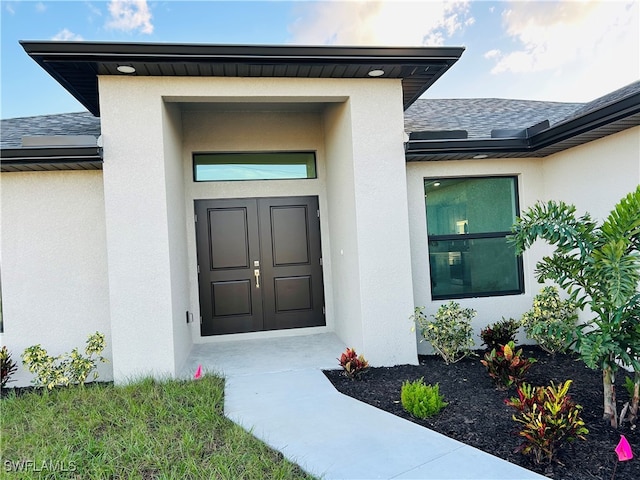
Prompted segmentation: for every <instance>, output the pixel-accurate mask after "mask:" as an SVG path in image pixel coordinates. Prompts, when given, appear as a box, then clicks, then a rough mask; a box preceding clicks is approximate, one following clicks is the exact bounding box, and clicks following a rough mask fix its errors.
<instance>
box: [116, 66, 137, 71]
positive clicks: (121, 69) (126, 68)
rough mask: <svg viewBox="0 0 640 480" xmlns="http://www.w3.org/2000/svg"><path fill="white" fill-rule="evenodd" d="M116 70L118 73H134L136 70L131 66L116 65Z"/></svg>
mask: <svg viewBox="0 0 640 480" xmlns="http://www.w3.org/2000/svg"><path fill="white" fill-rule="evenodd" d="M116 70H118V71H119V72H120V73H135V72H136V69H135V68H133V67H132V66H131V65H118V66H117V67H116Z"/></svg>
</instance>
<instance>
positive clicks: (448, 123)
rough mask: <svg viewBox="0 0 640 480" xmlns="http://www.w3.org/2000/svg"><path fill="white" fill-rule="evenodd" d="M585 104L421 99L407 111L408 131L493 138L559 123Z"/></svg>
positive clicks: (498, 99)
mask: <svg viewBox="0 0 640 480" xmlns="http://www.w3.org/2000/svg"><path fill="white" fill-rule="evenodd" d="M584 106H585V104H584V103H561V102H540V101H533V100H510V99H503V98H449V99H424V100H417V101H416V102H415V103H414V104H413V105H412V106H411V107H409V108H408V109H407V111H406V112H405V127H404V129H405V131H406V132H407V133H410V132H422V131H425V130H466V131H467V132H468V134H469V138H490V137H491V130H494V129H525V128H527V127H531V126H532V125H535V124H536V123H539V122H542V121H544V120H549V123H550V124H551V125H553V124H555V123H558V122H560V121H562V120H564V119H565V118H567V117H568V116H570V115H571V114H573V113H574V112H576V111H577V110H578V109H580V108H582V107H584Z"/></svg>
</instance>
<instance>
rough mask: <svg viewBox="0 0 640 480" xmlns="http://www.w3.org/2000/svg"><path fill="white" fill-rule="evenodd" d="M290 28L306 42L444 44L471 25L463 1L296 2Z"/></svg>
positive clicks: (295, 38) (295, 37)
mask: <svg viewBox="0 0 640 480" xmlns="http://www.w3.org/2000/svg"><path fill="white" fill-rule="evenodd" d="M296 11H297V14H298V18H297V19H296V21H295V22H294V23H293V24H292V25H290V26H289V30H290V33H291V35H292V42H293V43H297V44H305V45H326V44H331V45H395V46H405V45H406V46H414V45H434V46H437V45H442V44H444V42H445V40H446V39H447V38H449V37H451V36H452V35H453V34H455V33H456V32H458V31H460V30H462V29H464V27H465V26H467V25H471V24H473V18H471V17H470V13H469V2H467V1H441V2H436V1H419V2H415V1H414V2H412V1H397V0H379V1H350V2H327V1H324V2H300V3H298V4H297V6H296Z"/></svg>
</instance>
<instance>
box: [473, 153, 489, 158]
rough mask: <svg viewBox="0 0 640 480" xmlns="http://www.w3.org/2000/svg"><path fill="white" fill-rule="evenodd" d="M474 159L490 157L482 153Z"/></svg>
mask: <svg viewBox="0 0 640 480" xmlns="http://www.w3.org/2000/svg"><path fill="white" fill-rule="evenodd" d="M473 158H489V155H485V154H484V153H481V154H480V155H475V156H474V157H473Z"/></svg>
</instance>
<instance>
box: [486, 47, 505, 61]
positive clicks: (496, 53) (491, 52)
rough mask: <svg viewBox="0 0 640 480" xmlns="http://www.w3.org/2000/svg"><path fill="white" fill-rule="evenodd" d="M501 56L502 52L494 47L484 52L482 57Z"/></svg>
mask: <svg viewBox="0 0 640 480" xmlns="http://www.w3.org/2000/svg"><path fill="white" fill-rule="evenodd" d="M501 56H502V52H501V51H500V49H498V48H494V49H493V50H489V51H488V52H486V53H485V54H484V58H488V59H491V58H499V57H501Z"/></svg>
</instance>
